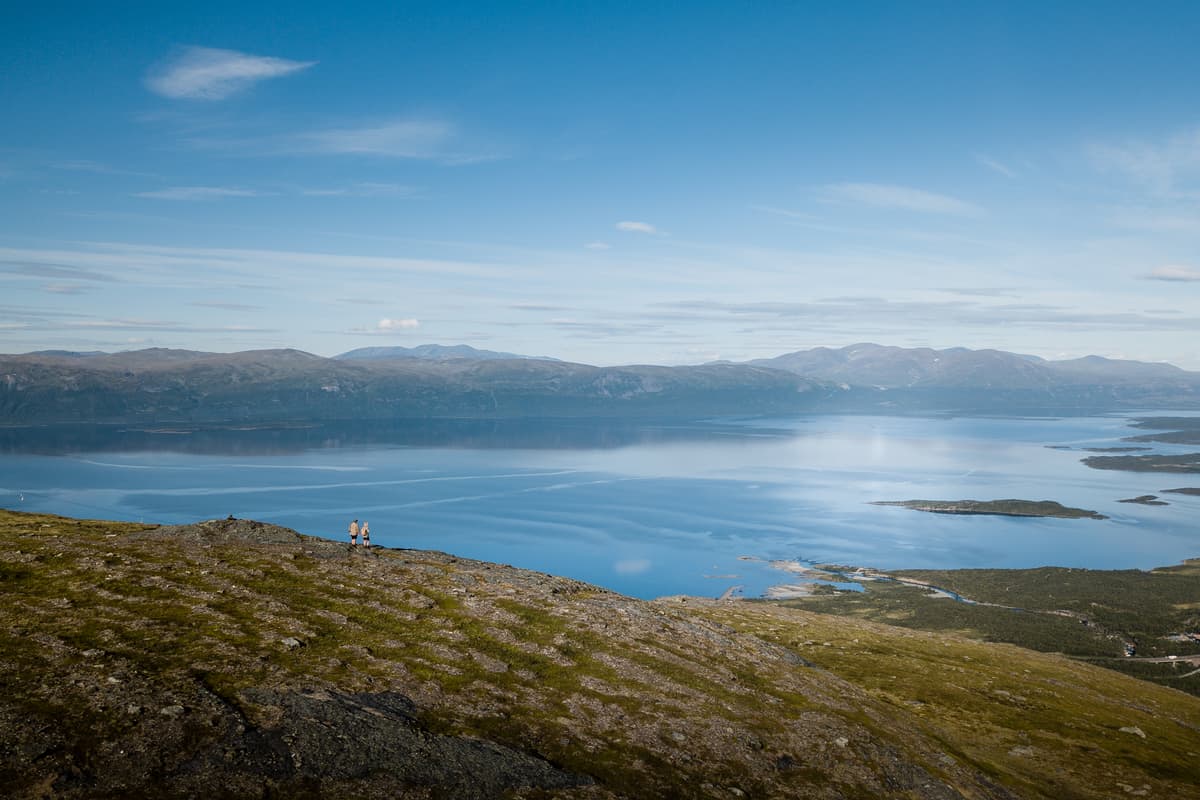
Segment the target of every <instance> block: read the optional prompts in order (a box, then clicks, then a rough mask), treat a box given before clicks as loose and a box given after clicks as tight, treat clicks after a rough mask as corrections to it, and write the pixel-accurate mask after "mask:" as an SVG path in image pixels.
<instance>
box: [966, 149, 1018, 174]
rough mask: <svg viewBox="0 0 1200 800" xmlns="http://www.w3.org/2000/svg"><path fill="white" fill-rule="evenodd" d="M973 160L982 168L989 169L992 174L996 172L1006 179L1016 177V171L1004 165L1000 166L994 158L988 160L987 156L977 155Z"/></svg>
mask: <svg viewBox="0 0 1200 800" xmlns="http://www.w3.org/2000/svg"><path fill="white" fill-rule="evenodd" d="M975 160H976V161H978V162H979V163H980V164H982V165H983V166H985V167H987V168H988V169H990V170H991V171H992V172H997V173H999V174H1001V175H1003V176H1004V177H1006V178H1015V177H1017V171H1016V170H1014V169H1013V168H1012V167H1009V166H1008V165H1006V164H1001V163H1000V162H999V161H997V160H996V159H994V158H989V157H988V156H983V155H977V156H975Z"/></svg>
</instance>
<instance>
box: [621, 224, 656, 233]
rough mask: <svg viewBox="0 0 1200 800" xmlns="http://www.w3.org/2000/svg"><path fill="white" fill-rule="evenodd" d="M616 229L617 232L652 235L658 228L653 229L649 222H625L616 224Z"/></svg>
mask: <svg viewBox="0 0 1200 800" xmlns="http://www.w3.org/2000/svg"><path fill="white" fill-rule="evenodd" d="M616 228H617V230H619V231H626V232H628V233H649V234H652V235H653V234H656V233H658V228H656V227H654V226H653V225H651V224H650V223H649V222H633V221H630V220H625V221H622V222H618V223H617V225H616Z"/></svg>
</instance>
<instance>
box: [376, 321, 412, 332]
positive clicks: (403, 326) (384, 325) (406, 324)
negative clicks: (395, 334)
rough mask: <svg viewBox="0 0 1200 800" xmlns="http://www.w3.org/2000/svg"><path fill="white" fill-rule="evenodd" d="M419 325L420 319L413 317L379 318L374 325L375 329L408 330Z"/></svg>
mask: <svg viewBox="0 0 1200 800" xmlns="http://www.w3.org/2000/svg"><path fill="white" fill-rule="evenodd" d="M419 327H421V322H420V320H415V319H381V320H379V324H378V325H376V326H375V330H377V331H410V330H414V329H416V328H419Z"/></svg>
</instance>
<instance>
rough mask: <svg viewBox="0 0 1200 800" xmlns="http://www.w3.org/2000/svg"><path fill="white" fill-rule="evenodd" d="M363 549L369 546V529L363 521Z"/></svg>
mask: <svg viewBox="0 0 1200 800" xmlns="http://www.w3.org/2000/svg"><path fill="white" fill-rule="evenodd" d="M362 537H363V547H370V546H371V528H370V527H368V525H367V521H366V520H365V519H364V520H363V524H362Z"/></svg>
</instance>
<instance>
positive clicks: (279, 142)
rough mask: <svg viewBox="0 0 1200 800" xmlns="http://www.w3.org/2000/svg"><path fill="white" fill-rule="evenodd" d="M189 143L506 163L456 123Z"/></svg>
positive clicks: (274, 152)
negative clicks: (500, 161)
mask: <svg viewBox="0 0 1200 800" xmlns="http://www.w3.org/2000/svg"><path fill="white" fill-rule="evenodd" d="M183 142H184V143H185V144H186V145H188V146H190V147H193V148H196V149H199V150H210V151H216V152H222V153H226V154H229V155H242V156H255V157H262V156H278V155H288V156H370V157H375V158H396V159H411V160H424V161H436V162H439V163H442V164H445V165H449V166H458V165H464V164H476V163H480V162H484V161H495V160H497V159H501V158H505V157H506V156H505V154H504V153H502V152H501V151H499V150H498V149H496V148H495V147H494V146H492V145H488V144H485V143H480V142H476V141H471V140H470V139H469V138H468V137H467V136H466V135H464V133H463V132H462V131H461V130H460V128H459V127H458V126H457V125H456V124H454V123H453V122H448V121H445V120H439V119H413V118H392V119H385V120H382V121H379V120H376V121H372V122H363V123H359V124H354V125H340V126H328V127H321V128H315V129H308V130H296V131H291V132H287V133H279V134H272V135H266V136H242V137H236V136H233V137H220V136H208V135H199V136H192V137H190V138H184V139H183Z"/></svg>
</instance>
